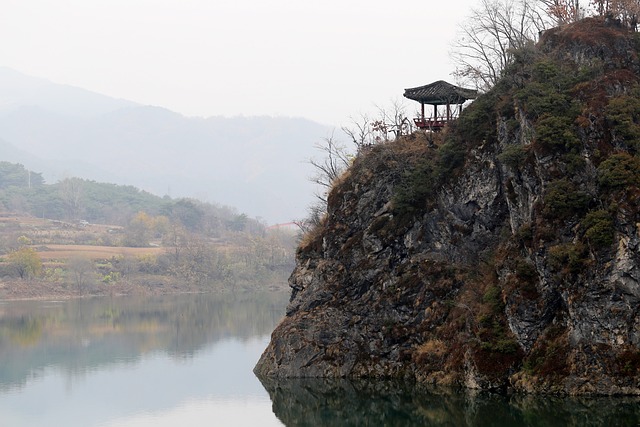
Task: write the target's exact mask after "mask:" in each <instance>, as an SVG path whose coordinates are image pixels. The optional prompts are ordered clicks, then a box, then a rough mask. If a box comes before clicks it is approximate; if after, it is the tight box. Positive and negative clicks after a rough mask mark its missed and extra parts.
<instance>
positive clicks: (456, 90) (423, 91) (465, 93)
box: [404, 80, 478, 105]
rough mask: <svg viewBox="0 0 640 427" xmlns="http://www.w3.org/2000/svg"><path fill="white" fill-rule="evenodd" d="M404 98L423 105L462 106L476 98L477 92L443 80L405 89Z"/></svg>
mask: <svg viewBox="0 0 640 427" xmlns="http://www.w3.org/2000/svg"><path fill="white" fill-rule="evenodd" d="M404 96H405V98H409V99H413V100H414V101H418V102H421V103H423V104H432V105H433V104H435V105H444V104H463V103H464V102H465V101H467V100H469V99H474V98H475V97H476V96H478V91H475V90H473V89H465V88H463V87H460V86H455V85H452V84H451V83H447V82H445V81H444V80H438V81H437V82H434V83H431V84H428V85H425V86H420V87H414V88H411V89H405V90H404Z"/></svg>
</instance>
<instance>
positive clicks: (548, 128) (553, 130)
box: [536, 115, 580, 151]
mask: <svg viewBox="0 0 640 427" xmlns="http://www.w3.org/2000/svg"><path fill="white" fill-rule="evenodd" d="M536 141H537V142H538V144H542V146H546V147H550V148H553V149H561V150H566V151H571V150H574V149H577V148H578V146H579V144H580V140H579V139H578V137H577V136H576V134H575V131H574V130H573V120H572V119H571V118H569V117H563V116H551V115H544V116H542V117H541V118H540V120H538V123H537V124H536Z"/></svg>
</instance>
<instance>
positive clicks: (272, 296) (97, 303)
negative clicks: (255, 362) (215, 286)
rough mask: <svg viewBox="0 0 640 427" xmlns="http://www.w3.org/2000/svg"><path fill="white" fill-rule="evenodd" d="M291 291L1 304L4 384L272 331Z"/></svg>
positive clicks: (178, 353)
mask: <svg viewBox="0 0 640 427" xmlns="http://www.w3.org/2000/svg"><path fill="white" fill-rule="evenodd" d="M286 298H287V296H286V295H283V294H277V293H265V294H259V295H256V294H251V295H249V294H246V295H245V294H242V295H212V294H197V295H179V296H165V297H157V298H139V299H138V298H130V297H128V298H96V299H88V300H72V301H66V302H58V303H50V302H11V303H6V304H4V305H0V360H2V364H0V389H3V388H6V387H11V386H15V385H19V384H23V383H24V381H26V379H27V378H28V377H29V376H32V375H38V373H39V372H40V371H42V370H43V369H45V368H47V367H59V368H61V369H63V370H65V371H67V372H69V373H70V374H82V373H84V372H87V371H89V370H92V369H95V368H96V367H98V366H103V365H108V364H113V363H131V362H135V361H137V360H139V359H140V357H141V356H143V355H144V354H147V353H150V352H158V351H161V352H166V353H168V354H169V355H171V356H172V357H177V358H188V357H191V356H192V355H193V354H194V353H196V352H197V351H198V350H200V349H202V348H205V347H207V346H210V345H212V344H213V343H215V342H217V341H219V340H221V339H225V338H236V339H248V338H252V337H257V336H261V335H266V334H268V333H269V332H270V331H271V330H272V329H273V328H274V327H275V325H276V323H277V322H278V320H279V319H280V318H281V317H282V315H283V313H284V307H285V304H286Z"/></svg>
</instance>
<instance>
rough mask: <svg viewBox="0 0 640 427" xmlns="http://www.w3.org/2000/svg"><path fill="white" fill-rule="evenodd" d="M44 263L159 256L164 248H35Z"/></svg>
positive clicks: (81, 246)
mask: <svg viewBox="0 0 640 427" xmlns="http://www.w3.org/2000/svg"><path fill="white" fill-rule="evenodd" d="M35 249H36V251H37V252H38V255H40V258H41V259H42V260H43V261H53V260H57V261H60V260H68V259H70V258H73V257H78V256H81V257H86V258H90V259H92V260H98V259H108V258H111V257H114V256H133V257H136V256H143V255H159V254H162V253H164V251H165V249H164V248H125V247H114V246H90V245H46V246H38V247H35Z"/></svg>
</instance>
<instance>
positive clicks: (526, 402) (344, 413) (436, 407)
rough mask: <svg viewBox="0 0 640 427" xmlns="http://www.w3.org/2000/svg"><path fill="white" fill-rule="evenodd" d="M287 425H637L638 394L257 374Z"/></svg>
mask: <svg viewBox="0 0 640 427" xmlns="http://www.w3.org/2000/svg"><path fill="white" fill-rule="evenodd" d="M261 381H262V382H263V385H264V387H265V388H266V389H267V391H268V392H269V395H270V396H271V401H272V402H273V412H274V413H275V414H276V416H277V417H278V419H280V421H282V422H283V423H284V424H285V425H287V426H316V425H331V426H367V425H383V426H409V425H416V426H417V425H428V426H489V425H492V426H497V425H499V426H585V425H594V426H595V425H612V424H614V425H638V423H639V422H640V405H638V403H640V400H639V399H638V398H590V399H588V398H557V397H548V396H546V397H544V398H540V397H535V396H531V395H514V396H504V395H497V394H491V393H478V394H464V393H460V392H459V391H456V392H451V393H448V392H446V391H443V389H439V390H438V392H437V393H433V392H429V391H427V390H426V389H424V388H422V389H419V388H416V387H415V386H412V385H410V384H405V383H400V382H385V381H366V380H356V381H349V380H344V379H319V378H304V379H300V378H297V379H273V378H262V379H261Z"/></svg>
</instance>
